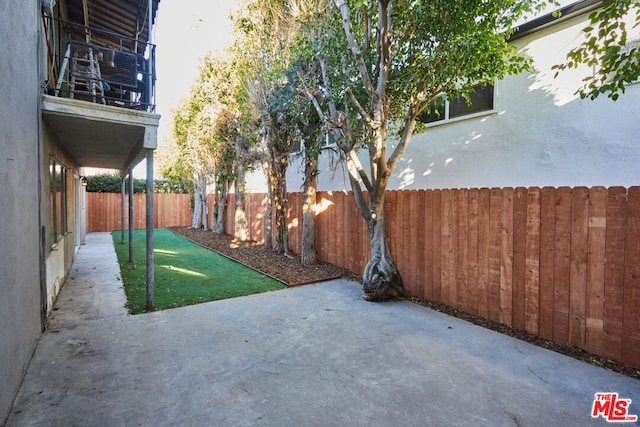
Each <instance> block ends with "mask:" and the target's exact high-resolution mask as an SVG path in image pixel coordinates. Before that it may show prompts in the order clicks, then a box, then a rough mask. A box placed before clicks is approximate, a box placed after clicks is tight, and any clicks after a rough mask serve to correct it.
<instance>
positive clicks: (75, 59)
mask: <svg viewBox="0 0 640 427" xmlns="http://www.w3.org/2000/svg"><path fill="white" fill-rule="evenodd" d="M43 22H44V25H45V32H46V43H47V53H48V55H47V62H48V64H47V73H48V82H47V88H46V90H47V93H48V94H50V95H54V96H60V97H64V98H72V99H80V100H84V101H88V102H94V103H101V104H105V105H112V106H116V107H121V108H129V109H136V110H142V111H149V112H155V95H156V93H155V92H156V89H155V82H156V68H155V53H156V50H155V49H156V46H155V45H154V44H151V43H145V42H143V41H140V40H136V39H134V38H131V37H127V36H124V35H121V34H116V33H112V32H108V31H102V30H99V29H95V28H91V27H86V26H84V25H82V24H78V23H73V22H69V21H64V20H60V19H56V18H51V17H48V16H43Z"/></svg>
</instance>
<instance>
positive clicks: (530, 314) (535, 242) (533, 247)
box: [524, 187, 540, 334]
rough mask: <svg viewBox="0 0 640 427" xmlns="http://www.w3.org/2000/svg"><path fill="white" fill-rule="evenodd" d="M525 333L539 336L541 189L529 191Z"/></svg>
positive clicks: (530, 189)
mask: <svg viewBox="0 0 640 427" xmlns="http://www.w3.org/2000/svg"><path fill="white" fill-rule="evenodd" d="M526 222H527V224H526V227H527V229H526V243H525V319H524V321H525V331H527V332H529V333H530V334H538V328H539V317H540V189H539V188H534V187H532V188H529V189H528V191H527V219H526Z"/></svg>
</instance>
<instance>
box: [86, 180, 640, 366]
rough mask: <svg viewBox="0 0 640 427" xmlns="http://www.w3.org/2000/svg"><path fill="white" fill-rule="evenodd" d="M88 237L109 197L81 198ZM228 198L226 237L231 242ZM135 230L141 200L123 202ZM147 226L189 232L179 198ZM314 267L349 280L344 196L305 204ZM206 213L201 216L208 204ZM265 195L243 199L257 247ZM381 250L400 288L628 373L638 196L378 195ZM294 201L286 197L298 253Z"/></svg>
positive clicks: (115, 212) (110, 218)
mask: <svg viewBox="0 0 640 427" xmlns="http://www.w3.org/2000/svg"><path fill="white" fill-rule="evenodd" d="M87 196H88V198H87V200H88V205H89V209H88V211H89V213H88V222H89V230H90V231H103V230H112V229H118V228H119V227H120V196H119V195H118V194H115V195H109V194H101V193H92V194H91V193H90V194H87ZM233 197H234V196H233V195H229V199H228V205H227V212H226V213H227V219H226V222H225V227H226V230H225V231H226V232H227V233H228V234H233V228H234V227H233V226H234V219H233V217H234V202H233ZM134 198H135V203H136V205H135V206H136V207H135V210H134V212H135V214H136V218H135V224H136V225H135V227H136V228H142V227H144V195H136V196H135V197H134ZM155 202H156V203H157V204H156V215H155V217H156V220H157V223H156V224H154V226H156V227H167V226H171V225H190V217H189V207H188V206H189V202H188V196H186V195H164V194H158V195H156V196H155ZM317 203H318V209H317V224H316V231H317V233H316V236H317V237H316V247H317V250H318V256H319V259H320V260H321V261H326V262H330V263H333V264H336V265H339V266H342V267H344V268H347V269H349V270H352V271H354V272H357V273H361V272H362V271H363V269H364V266H365V264H366V262H367V260H368V258H369V255H370V249H369V238H368V232H367V227H366V224H365V223H364V221H363V220H362V218H361V217H360V215H359V213H358V211H357V209H356V206H355V203H354V201H353V197H352V196H351V194H349V193H346V192H319V193H318V194H317ZM209 205H210V208H209V212H213V209H212V206H211V205H212V199H211V198H210V199H209ZM265 206H266V196H265V194H249V195H247V197H246V213H247V220H248V222H249V229H250V230H249V231H250V238H251V239H252V240H255V241H258V242H263V241H264V213H265ZM385 213H386V220H387V231H388V237H389V242H390V250H391V253H392V255H393V256H394V259H395V260H396V263H397V266H398V269H399V270H400V274H401V275H402V278H403V281H404V284H405V288H406V289H407V290H408V291H409V292H410V293H411V294H412V295H414V296H417V297H421V298H426V299H429V300H432V301H437V302H442V303H445V304H447V305H449V306H451V307H454V308H457V309H459V310H461V311H465V312H468V313H471V314H474V315H478V316H481V317H484V318H487V319H490V320H494V321H497V322H500V323H503V324H505V325H508V326H511V327H514V328H517V329H521V330H525V331H527V332H530V333H532V334H536V335H538V336H541V337H543V338H546V339H550V340H553V341H556V342H559V343H563V344H570V345H575V346H577V347H580V348H583V349H585V350H587V351H590V352H592V353H595V354H598V355H601V356H604V357H606V358H610V359H614V360H619V361H622V362H624V363H626V364H628V365H630V366H640V187H631V188H628V189H627V188H623V187H611V188H604V187H593V188H584V187H577V188H569V187H561V188H551V187H545V188H515V189H514V188H491V189H485V188H483V189H456V190H411V191H389V192H387V194H386V205H385ZM301 228H302V194H301V193H290V194H289V231H290V246H291V248H292V249H293V250H294V251H295V252H298V253H299V252H300V248H301V235H302V229H301Z"/></svg>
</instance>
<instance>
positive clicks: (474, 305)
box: [467, 188, 480, 315]
mask: <svg viewBox="0 0 640 427" xmlns="http://www.w3.org/2000/svg"><path fill="white" fill-rule="evenodd" d="M479 196H480V191H479V190H478V189H477V188H475V189H470V190H469V238H468V239H467V248H468V249H467V253H468V257H469V264H468V268H469V276H468V281H467V310H469V313H471V314H473V315H477V314H478V281H479V277H478V209H479V200H478V198H479Z"/></svg>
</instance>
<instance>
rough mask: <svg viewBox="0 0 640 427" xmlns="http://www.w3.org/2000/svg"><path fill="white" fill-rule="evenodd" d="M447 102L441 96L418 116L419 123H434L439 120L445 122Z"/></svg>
mask: <svg viewBox="0 0 640 427" xmlns="http://www.w3.org/2000/svg"><path fill="white" fill-rule="evenodd" d="M444 109H445V102H444V97H442V96H440V97H438V98H436V99H435V100H433V101H431V103H430V104H429V105H428V106H427V108H425V110H424V111H423V112H422V113H420V115H419V116H418V121H420V122H422V123H433V122H437V121H439V120H444Z"/></svg>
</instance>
